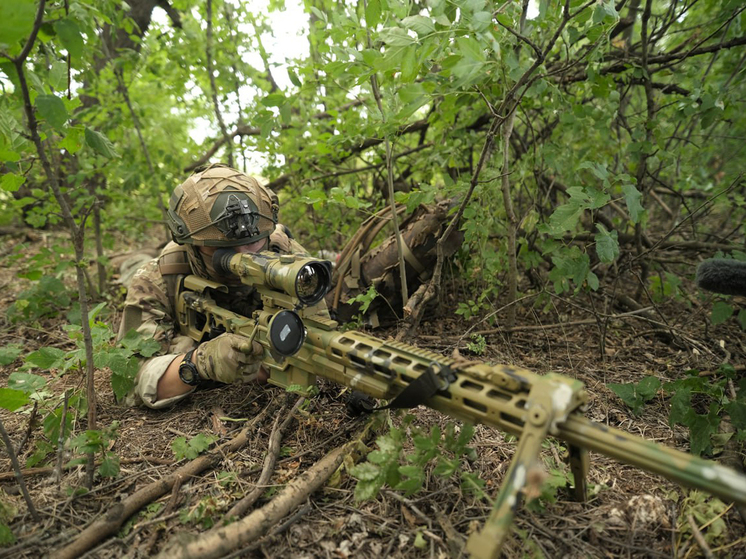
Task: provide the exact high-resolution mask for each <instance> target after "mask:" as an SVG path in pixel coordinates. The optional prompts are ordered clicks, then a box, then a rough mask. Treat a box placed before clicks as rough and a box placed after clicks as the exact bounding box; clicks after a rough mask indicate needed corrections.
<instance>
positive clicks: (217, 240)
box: [167, 163, 279, 247]
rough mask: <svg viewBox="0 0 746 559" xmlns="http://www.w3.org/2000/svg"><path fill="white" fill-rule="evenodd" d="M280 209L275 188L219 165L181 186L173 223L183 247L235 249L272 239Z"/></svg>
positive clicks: (172, 206)
mask: <svg viewBox="0 0 746 559" xmlns="http://www.w3.org/2000/svg"><path fill="white" fill-rule="evenodd" d="M278 210H279V204H278V201H277V195H276V194H275V193H274V192H272V191H271V190H270V189H269V188H266V187H264V186H262V185H261V184H259V181H257V180H256V179H255V178H253V177H250V176H248V175H245V174H244V173H242V172H240V171H237V170H236V169H231V168H230V167H228V166H227V165H223V164H220V163H216V164H213V165H210V166H209V167H207V168H206V169H204V170H201V171H198V172H196V173H194V174H193V175H192V176H191V177H189V178H188V179H187V180H186V181H185V182H184V183H183V184H181V185H180V186H177V187H176V189H175V190H174V192H173V194H172V195H171V199H170V201H169V204H168V214H167V221H168V227H169V228H170V229H171V234H172V235H173V238H174V241H176V242H177V243H178V244H180V245H198V246H217V247H230V246H237V245H243V244H248V243H253V242H256V241H259V240H261V239H264V238H266V237H268V236H269V235H270V233H272V231H274V229H275V224H276V223H277V212H278Z"/></svg>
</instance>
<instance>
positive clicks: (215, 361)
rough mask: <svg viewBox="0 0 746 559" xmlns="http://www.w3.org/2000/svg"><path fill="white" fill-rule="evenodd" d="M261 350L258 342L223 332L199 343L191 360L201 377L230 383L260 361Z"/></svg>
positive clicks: (262, 349)
mask: <svg viewBox="0 0 746 559" xmlns="http://www.w3.org/2000/svg"><path fill="white" fill-rule="evenodd" d="M263 352H264V348H262V346H261V344H259V343H258V342H249V340H247V339H246V338H244V337H242V336H238V335H236V334H229V333H225V334H221V335H220V336H218V337H217V338H215V339H214V340H210V341H209V342H205V343H203V344H200V345H199V347H197V349H196V350H195V351H194V357H193V361H194V364H195V365H196V366H197V371H198V372H199V374H200V376H201V377H202V378H204V379H207V380H215V381H218V382H224V383H226V384H230V383H232V382H234V381H235V380H236V379H238V378H240V377H241V376H242V375H243V374H244V372H245V371H246V370H247V369H251V368H255V367H256V366H257V365H258V364H259V363H260V362H261V359H262V354H263ZM252 365H254V367H252Z"/></svg>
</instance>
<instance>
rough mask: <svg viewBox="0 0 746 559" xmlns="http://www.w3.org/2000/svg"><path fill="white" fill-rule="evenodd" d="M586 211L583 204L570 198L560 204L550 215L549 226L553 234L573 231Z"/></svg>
mask: <svg viewBox="0 0 746 559" xmlns="http://www.w3.org/2000/svg"><path fill="white" fill-rule="evenodd" d="M584 211H585V208H584V207H583V205H582V204H580V203H578V202H577V201H573V200H572V199H570V201H569V202H567V203H566V204H562V205H561V206H559V207H558V208H557V209H556V210H554V212H553V213H552V215H551V216H549V227H550V230H551V233H552V234H553V235H561V234H562V233H564V232H565V231H572V230H573V229H575V227H577V225H578V223H579V222H580V216H581V215H582V213H583V212H584Z"/></svg>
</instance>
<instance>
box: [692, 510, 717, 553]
mask: <svg viewBox="0 0 746 559" xmlns="http://www.w3.org/2000/svg"><path fill="white" fill-rule="evenodd" d="M686 521H687V522H688V523H689V527H690V528H691V529H692V536H694V541H696V542H697V545H698V546H699V548H700V549H701V550H702V553H703V554H704V556H705V557H706V558H707V559H715V556H714V555H713V554H712V551H710V546H709V545H707V542H706V541H705V538H704V537H703V536H702V532H700V531H699V528H698V527H697V523H696V522H695V521H694V517H692V515H691V514H687V515H686Z"/></svg>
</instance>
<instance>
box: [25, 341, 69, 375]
mask: <svg viewBox="0 0 746 559" xmlns="http://www.w3.org/2000/svg"><path fill="white" fill-rule="evenodd" d="M64 359H65V352H64V351H62V350H61V349H58V348H56V347H43V348H41V349H39V350H37V351H34V352H33V353H29V354H28V355H27V356H26V363H30V364H31V365H33V366H34V367H38V368H40V369H45V370H49V369H58V368H60V367H61V366H62V364H63V363H64Z"/></svg>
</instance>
